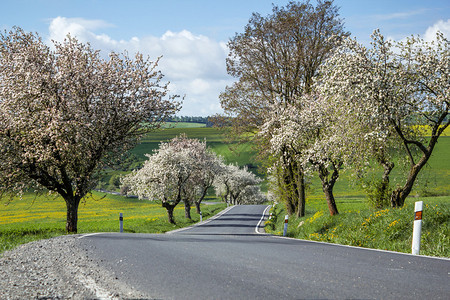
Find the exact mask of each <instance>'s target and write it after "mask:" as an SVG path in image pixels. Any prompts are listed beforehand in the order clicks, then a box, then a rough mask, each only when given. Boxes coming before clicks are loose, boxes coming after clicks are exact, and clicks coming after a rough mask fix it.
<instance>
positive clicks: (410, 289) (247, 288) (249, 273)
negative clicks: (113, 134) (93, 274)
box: [78, 206, 450, 299]
mask: <svg viewBox="0 0 450 300" xmlns="http://www.w3.org/2000/svg"><path fill="white" fill-rule="evenodd" d="M265 208H266V207H265V206H235V207H232V208H231V209H229V210H228V211H227V212H226V213H224V214H222V215H221V216H219V217H217V218H215V219H214V220H212V221H208V222H205V223H204V224H202V225H201V226H195V227H192V228H189V229H186V230H181V231H177V232H174V233H172V234H159V235H158V234H120V233H104V234H96V235H86V236H84V237H82V238H80V239H79V240H78V241H79V246H80V247H83V248H85V249H86V250H87V251H88V253H89V255H90V259H95V260H101V261H102V262H103V264H104V267H105V268H106V269H107V270H108V271H110V272H113V273H115V276H116V278H117V280H119V281H120V282H123V283H125V284H127V285H128V286H132V287H133V288H134V289H136V290H138V291H140V292H141V293H144V294H147V295H148V298H158V299H304V298H309V299H311V298H313V299H317V298H321V299H324V298H327V299H336V298H339V299H340V298H358V299H361V298H364V299H380V298H383V299H410V298H430V299H448V297H449V295H450V284H449V283H450V281H449V274H450V260H447V259H436V258H429V257H421V256H412V255H406V254H400V253H392V252H385V251H375V250H370V249H364V248H356V247H346V246H339V245H333V244H325V243H316V242H310V241H303V240H294V239H284V238H280V237H273V236H270V235H264V234H257V233H256V232H255V227H256V226H257V224H258V223H260V220H261V216H262V214H263V211H264V210H265Z"/></svg>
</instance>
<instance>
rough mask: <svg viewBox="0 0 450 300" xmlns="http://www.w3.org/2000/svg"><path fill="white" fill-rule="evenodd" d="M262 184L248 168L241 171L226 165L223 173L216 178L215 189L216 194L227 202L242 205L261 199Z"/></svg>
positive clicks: (233, 166)
mask: <svg viewBox="0 0 450 300" xmlns="http://www.w3.org/2000/svg"><path fill="white" fill-rule="evenodd" d="M260 183H261V179H259V178H258V177H257V176H256V175H255V174H253V173H251V172H249V171H248V169H247V167H244V168H242V169H241V168H239V167H238V166H236V165H233V164H230V165H224V167H223V171H222V172H221V173H220V174H219V175H218V176H217V177H216V180H215V182H214V188H215V190H216V194H217V195H218V196H221V197H222V198H223V199H224V200H225V202H227V203H231V204H241V203H243V202H250V201H251V199H252V198H253V199H258V198H261V197H260V196H259V194H258V193H260V190H259V184H260ZM255 187H256V188H255ZM258 201H259V200H258Z"/></svg>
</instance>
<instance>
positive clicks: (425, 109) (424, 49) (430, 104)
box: [321, 31, 450, 207]
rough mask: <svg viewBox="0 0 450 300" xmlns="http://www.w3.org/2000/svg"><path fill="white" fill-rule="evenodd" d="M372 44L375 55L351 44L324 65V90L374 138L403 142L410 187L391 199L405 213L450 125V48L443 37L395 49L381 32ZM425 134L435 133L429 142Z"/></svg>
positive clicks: (398, 45)
mask: <svg viewBox="0 0 450 300" xmlns="http://www.w3.org/2000/svg"><path fill="white" fill-rule="evenodd" d="M372 39H373V41H372V48H369V49H367V48H366V47H364V46H362V45H360V44H359V43H357V42H356V41H355V40H352V39H347V40H346V41H345V43H344V44H343V45H342V46H341V47H340V48H339V49H338V50H337V51H336V53H335V54H334V55H333V57H332V58H331V59H329V60H328V61H327V63H326V64H325V65H324V67H323V69H322V71H323V73H324V77H323V78H321V90H322V93H323V94H324V95H326V96H327V97H329V98H330V99H332V100H333V101H336V102H338V103H340V105H342V106H347V107H349V109H351V111H352V113H353V114H356V115H357V116H360V117H361V118H362V120H365V121H366V122H371V123H372V124H373V126H372V128H373V129H374V130H372V131H371V132H370V135H371V136H373V137H376V138H381V140H383V139H385V140H390V141H391V143H394V141H397V145H399V147H398V148H400V147H401V149H402V151H403V153H404V154H405V156H406V157H407V158H408V160H409V172H408V175H407V178H406V180H405V183H404V185H403V186H398V187H397V188H396V189H395V190H393V191H392V194H391V198H390V202H391V205H392V206H393V207H400V206H403V204H404V201H405V199H406V197H407V196H408V195H409V193H410V192H411V190H412V188H413V185H414V181H415V179H416V178H417V175H418V174H419V172H420V170H421V169H422V168H423V166H425V164H426V163H427V161H428V159H429V158H430V156H431V153H432V151H433V149H434V146H435V145H436V143H437V141H438V138H439V137H440V135H441V134H442V132H443V131H444V130H445V129H446V128H447V127H448V125H449V123H450V118H449V116H448V114H449V88H450V74H449V73H450V68H449V65H450V52H449V45H450V44H449V41H448V39H446V38H445V37H444V36H443V35H442V34H441V33H438V34H437V35H436V39H435V40H434V41H432V42H425V41H423V40H422V39H420V38H418V37H410V38H408V39H406V41H405V42H397V43H393V42H390V41H388V40H386V39H384V37H383V36H382V35H381V34H380V32H379V31H375V32H374V34H373V35H372ZM416 125H425V126H416ZM423 128H427V129H429V130H430V131H431V136H430V137H429V138H425V137H424V132H423V131H422V130H423ZM366 137H368V135H367V136H366ZM360 141H361V142H364V139H361V140H360ZM377 152H378V151H377ZM378 153H379V152H378ZM392 167H393V165H392Z"/></svg>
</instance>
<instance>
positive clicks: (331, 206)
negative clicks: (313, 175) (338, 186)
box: [323, 184, 339, 216]
mask: <svg viewBox="0 0 450 300" xmlns="http://www.w3.org/2000/svg"><path fill="white" fill-rule="evenodd" d="M323 192H324V193H325V199H326V200H327V204H328V210H329V211H330V215H332V216H334V215H337V214H339V212H338V209H337V206H336V202H335V200H334V195H333V186H332V185H330V184H327V185H325V186H324V187H323Z"/></svg>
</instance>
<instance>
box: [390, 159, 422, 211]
mask: <svg viewBox="0 0 450 300" xmlns="http://www.w3.org/2000/svg"><path fill="white" fill-rule="evenodd" d="M427 160H428V158H427ZM423 165H425V163H423ZM423 165H419V164H417V165H415V166H413V167H412V168H411V170H410V171H409V176H408V179H407V180H406V183H405V185H404V186H403V187H399V188H397V189H396V190H394V191H392V194H391V206H392V207H402V206H403V205H404V204H405V200H406V197H408V195H409V193H411V190H412V188H413V185H414V181H415V180H416V178H417V175H418V174H419V171H420V169H422V167H423Z"/></svg>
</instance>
